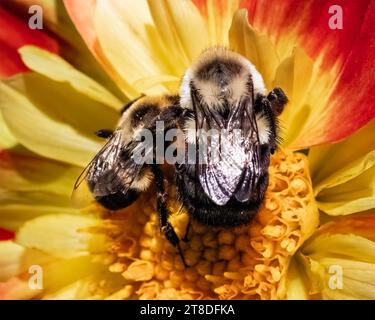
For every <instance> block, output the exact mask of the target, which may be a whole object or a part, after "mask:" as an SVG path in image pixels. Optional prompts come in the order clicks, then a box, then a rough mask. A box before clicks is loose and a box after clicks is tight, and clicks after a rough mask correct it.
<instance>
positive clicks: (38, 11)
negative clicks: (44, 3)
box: [29, 5, 43, 30]
mask: <svg viewBox="0 0 375 320" xmlns="http://www.w3.org/2000/svg"><path fill="white" fill-rule="evenodd" d="M29 14H30V15H31V17H30V18H29V28H30V29H32V30H36V29H39V30H40V29H43V8H42V7H41V6H38V5H32V6H30V7H29Z"/></svg>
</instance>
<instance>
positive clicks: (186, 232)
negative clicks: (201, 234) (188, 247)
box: [182, 216, 191, 242]
mask: <svg viewBox="0 0 375 320" xmlns="http://www.w3.org/2000/svg"><path fill="white" fill-rule="evenodd" d="M188 219H189V221H188V224H187V226H186V230H185V235H184V237H183V238H182V241H184V242H188V241H189V232H190V229H191V218H190V216H189V218H188Z"/></svg>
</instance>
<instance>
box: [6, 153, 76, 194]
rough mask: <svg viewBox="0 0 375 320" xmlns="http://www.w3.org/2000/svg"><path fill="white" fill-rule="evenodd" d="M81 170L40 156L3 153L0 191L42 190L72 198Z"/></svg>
mask: <svg viewBox="0 0 375 320" xmlns="http://www.w3.org/2000/svg"><path fill="white" fill-rule="evenodd" d="M81 170H82V169H81V168H79V167H75V166H70V165H66V164H63V163H59V162H56V161H50V160H47V159H43V158H39V157H37V156H25V155H15V154H10V153H3V154H2V155H1V157H0V174H1V180H0V189H7V190H13V191H39V192H49V193H55V194H60V195H65V196H67V197H69V196H70V194H71V192H72V186H73V184H74V182H75V180H76V178H77V176H78V175H79V173H80V172H81Z"/></svg>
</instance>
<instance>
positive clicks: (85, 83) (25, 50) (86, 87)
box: [19, 46, 122, 110]
mask: <svg viewBox="0 0 375 320" xmlns="http://www.w3.org/2000/svg"><path fill="white" fill-rule="evenodd" d="M19 52H20V54H21V58H22V60H23V62H24V63H25V64H26V65H27V66H28V67H29V68H30V69H31V70H33V71H36V72H38V73H40V74H42V75H44V76H46V77H48V78H50V79H52V80H55V81H57V82H67V83H69V84H70V85H71V86H72V87H73V88H74V89H75V90H77V91H78V92H80V93H82V94H84V95H87V96H88V97H90V98H91V99H93V100H95V101H98V102H101V103H102V104H104V105H107V106H110V107H112V108H114V109H116V110H120V109H121V107H122V102H121V101H120V100H118V99H117V98H116V97H115V96H114V95H112V94H111V93H110V92H109V91H107V90H106V89H105V88H103V87H102V86H101V85H100V84H99V83H97V82H96V81H94V80H92V79H91V78H89V77H88V76H86V75H85V74H83V73H82V72H80V71H78V70H76V69H74V68H73V67H72V66H71V65H70V64H69V63H67V62H66V61H65V60H64V59H62V58H60V57H59V56H57V55H55V54H53V53H50V52H49V51H46V50H43V49H40V48H38V47H34V46H24V47H22V48H21V49H19Z"/></svg>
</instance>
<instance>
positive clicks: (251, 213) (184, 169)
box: [176, 165, 268, 228]
mask: <svg viewBox="0 0 375 320" xmlns="http://www.w3.org/2000/svg"><path fill="white" fill-rule="evenodd" d="M176 185H177V189H178V196H179V200H180V201H181V202H182V203H183V204H184V205H185V207H186V209H187V211H188V213H189V215H190V216H191V217H192V218H193V219H194V220H196V221H198V222H200V223H202V224H204V225H207V226H211V227H224V228H232V227H238V226H242V225H246V224H248V223H250V222H251V221H252V220H253V219H254V218H255V216H256V215H257V213H258V211H259V208H260V206H261V205H262V202H263V199H264V193H265V190H266V189H267V186H268V172H267V173H265V174H264V175H262V176H261V177H260V178H259V184H258V189H257V192H254V194H252V197H251V198H250V199H249V201H246V202H239V201H237V200H236V199H235V198H234V197H233V198H231V199H230V200H229V201H228V203H227V204H226V205H225V206H219V205H217V204H216V203H214V202H213V201H212V200H211V199H210V198H209V197H208V196H207V195H206V194H205V192H204V190H203V188H202V187H201V185H200V183H199V182H198V181H196V179H195V177H194V167H193V166H191V165H186V166H185V165H182V166H179V167H178V168H177V175H176Z"/></svg>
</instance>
